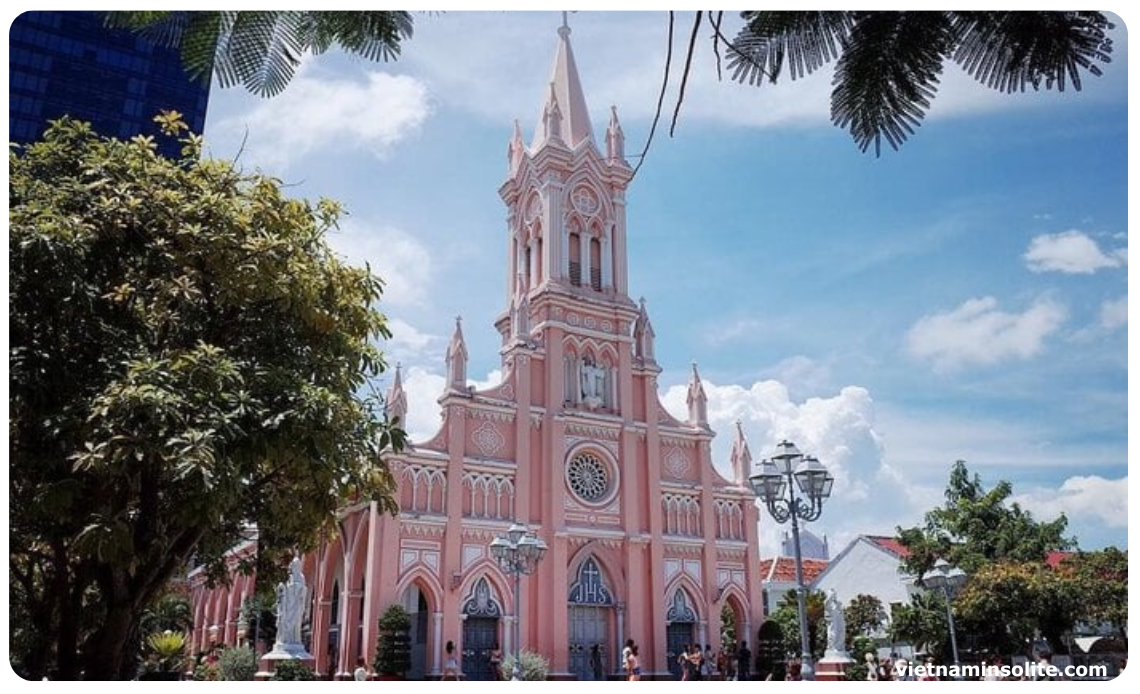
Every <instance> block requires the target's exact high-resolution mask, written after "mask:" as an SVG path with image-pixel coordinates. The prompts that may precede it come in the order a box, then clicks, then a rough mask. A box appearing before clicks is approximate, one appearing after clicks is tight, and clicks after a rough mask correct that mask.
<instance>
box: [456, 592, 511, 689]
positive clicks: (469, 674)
mask: <svg viewBox="0 0 1140 694" xmlns="http://www.w3.org/2000/svg"><path fill="white" fill-rule="evenodd" d="M502 615H503V608H502V607H500V605H499V601H498V600H496V598H495V594H494V592H493V591H492V590H491V584H490V583H489V582H488V581H487V579H486V577H483V578H480V579H479V580H478V581H477V582H476V583H475V587H474V588H473V589H472V590H471V593H470V595H469V596H468V597H467V599H466V600H464V601H463V658H462V659H461V660H460V662H461V664H462V668H463V676H464V677H466V678H467V679H468V680H493V679H495V677H494V674H493V672H494V671H493V670H492V668H491V651H492V650H494V649H495V647H496V646H499V618H500V617H502Z"/></svg>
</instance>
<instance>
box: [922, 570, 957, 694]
mask: <svg viewBox="0 0 1140 694" xmlns="http://www.w3.org/2000/svg"><path fill="white" fill-rule="evenodd" d="M965 582H966V572H965V571H963V570H961V569H959V568H958V567H956V566H953V567H952V566H950V562H948V561H946V560H945V559H939V560H938V561H936V562H934V568H933V569H931V570H930V571H927V572H926V573H924V574H923V575H922V583H923V585H926V586H929V587H931V588H934V589H938V590H941V591H942V595H943V596H945V597H946V621H947V622H948V623H949V624H950V648H951V650H953V651H954V672H955V676H954V679H956V680H960V679H962V672H961V670H962V668H961V663H960V662H959V660H958V632H957V631H956V630H955V629H954V612H953V610H951V609H950V593H951V591H957V590H958V589H959V588H961V587H962V585H963V584H964V583H965Z"/></svg>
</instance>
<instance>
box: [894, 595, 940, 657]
mask: <svg viewBox="0 0 1140 694" xmlns="http://www.w3.org/2000/svg"><path fill="white" fill-rule="evenodd" d="M890 631H891V641H892V642H899V643H909V644H911V645H913V646H914V647H915V648H916V649H917V650H920V651H926V652H927V653H932V654H934V655H935V657H936V658H938V659H939V660H940V661H943V662H944V661H945V658H944V657H943V655H944V654H945V652H946V651H948V650H949V649H948V647H947V646H946V644H947V643H949V640H950V625H949V624H948V623H947V621H946V598H945V597H944V596H943V595H942V593H941V592H933V591H931V592H925V593H918V594H916V595H915V596H913V597H912V598H911V601H910V604H905V605H892V606H891V629H890Z"/></svg>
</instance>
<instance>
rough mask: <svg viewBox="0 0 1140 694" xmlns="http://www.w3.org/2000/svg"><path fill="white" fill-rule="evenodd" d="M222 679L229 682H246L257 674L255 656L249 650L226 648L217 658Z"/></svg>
mask: <svg viewBox="0 0 1140 694" xmlns="http://www.w3.org/2000/svg"><path fill="white" fill-rule="evenodd" d="M218 668H219V669H220V670H221V671H222V679H223V680H228V681H230V682H248V681H249V680H252V679H253V677H254V675H256V674H257V654H256V653H254V652H253V650H252V649H249V648H227V649H225V650H224V651H222V654H221V656H219V657H218Z"/></svg>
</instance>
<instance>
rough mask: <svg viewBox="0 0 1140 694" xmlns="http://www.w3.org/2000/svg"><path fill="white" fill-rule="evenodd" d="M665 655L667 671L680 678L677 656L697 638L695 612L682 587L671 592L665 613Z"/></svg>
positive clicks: (679, 664) (679, 665)
mask: <svg viewBox="0 0 1140 694" xmlns="http://www.w3.org/2000/svg"><path fill="white" fill-rule="evenodd" d="M665 624H667V625H668V626H666V627H665V651H666V652H665V656H666V657H667V658H668V659H669V672H671V673H673V676H674V677H676V678H677V679H681V663H680V662H678V660H677V659H678V657H679V656H680V655H681V654H682V653H684V652H685V649H686V648H687V647H688V645H689V644H691V643H693V642H694V641H696V640H697V634H696V631H697V630H696V626H697V613H696V612H694V611H693V608H692V607H690V606H689V596H688V594H687V593H686V592H685V591H684V589H682V588H678V589H677V590H676V591H674V593H673V599H672V600H671V601H670V603H669V610H668V611H667V612H666V613H665Z"/></svg>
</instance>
